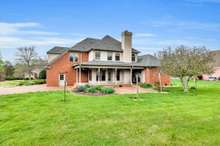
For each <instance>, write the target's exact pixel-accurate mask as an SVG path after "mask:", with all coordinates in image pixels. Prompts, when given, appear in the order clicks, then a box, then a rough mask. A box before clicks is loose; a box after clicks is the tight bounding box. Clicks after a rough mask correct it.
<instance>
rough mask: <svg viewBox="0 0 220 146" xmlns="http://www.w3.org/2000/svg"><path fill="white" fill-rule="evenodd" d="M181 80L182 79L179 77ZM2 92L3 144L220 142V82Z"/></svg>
mask: <svg viewBox="0 0 220 146" xmlns="http://www.w3.org/2000/svg"><path fill="white" fill-rule="evenodd" d="M176 85H179V83H176ZM167 91H169V93H167V94H158V93H154V94H142V95H141V96H140V97H141V98H140V99H138V100H134V99H132V98H130V97H132V96H133V95H112V96H103V97H101V96H95V97H90V96H82V95H75V94H72V93H68V95H67V101H66V102H65V103H64V102H63V101H62V97H63V93H62V92H42V93H29V94H18V95H7V96H0V145H4V146H6V145H19V146H26V145H27V146H31V145H36V146H49V145H57V146H69V145H83V146H84V145H88V146H90V145H98V146H101V145H118V146H123V145H124V146H128V145H130V146H135V145H137V146H141V145H152V146H156V145H159V146H160V145H161V146H162V145H167V146H176V145H178V146H179V145H180V146H200V145H201V146H202V145H203V146H217V145H220V82H205V81H202V82H200V84H199V89H198V90H197V91H195V90H193V91H191V93H188V94H183V93H182V91H181V89H180V88H178V87H172V88H169V89H167Z"/></svg>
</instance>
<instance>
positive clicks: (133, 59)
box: [131, 53, 136, 62]
mask: <svg viewBox="0 0 220 146" xmlns="http://www.w3.org/2000/svg"><path fill="white" fill-rule="evenodd" d="M131 59H132V62H136V54H135V53H132V58H131Z"/></svg>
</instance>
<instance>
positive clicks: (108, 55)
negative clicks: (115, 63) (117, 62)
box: [107, 52, 112, 60]
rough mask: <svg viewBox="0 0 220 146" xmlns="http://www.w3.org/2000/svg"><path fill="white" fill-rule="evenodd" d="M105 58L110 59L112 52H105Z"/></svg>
mask: <svg viewBox="0 0 220 146" xmlns="http://www.w3.org/2000/svg"><path fill="white" fill-rule="evenodd" d="M107 60H112V52H108V54H107Z"/></svg>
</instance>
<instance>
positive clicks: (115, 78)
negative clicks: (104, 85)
mask: <svg viewBox="0 0 220 146" xmlns="http://www.w3.org/2000/svg"><path fill="white" fill-rule="evenodd" d="M117 70H118V69H117V68H115V73H114V83H115V85H116V84H117Z"/></svg>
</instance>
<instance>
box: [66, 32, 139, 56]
mask: <svg viewBox="0 0 220 146" xmlns="http://www.w3.org/2000/svg"><path fill="white" fill-rule="evenodd" d="M92 49H96V50H105V51H118V52H122V51H123V50H122V48H121V42H120V41H118V40H116V39H114V38H113V37H111V36H108V35H107V36H105V37H104V38H102V39H94V38H86V39H84V40H82V41H80V42H79V43H77V44H76V45H74V46H73V47H71V48H70V49H69V50H70V51H82V52H88V51H90V50H92ZM132 51H133V52H134V53H139V51H138V50H136V49H132Z"/></svg>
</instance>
